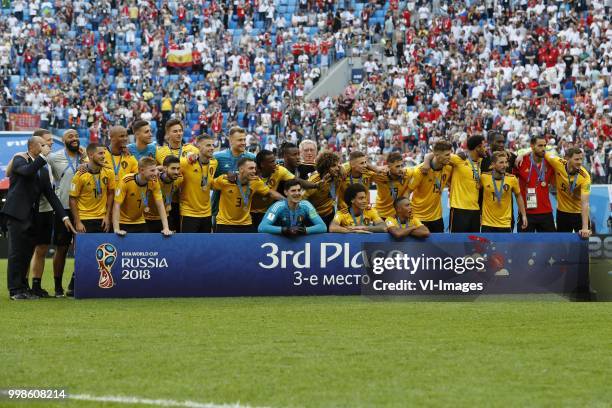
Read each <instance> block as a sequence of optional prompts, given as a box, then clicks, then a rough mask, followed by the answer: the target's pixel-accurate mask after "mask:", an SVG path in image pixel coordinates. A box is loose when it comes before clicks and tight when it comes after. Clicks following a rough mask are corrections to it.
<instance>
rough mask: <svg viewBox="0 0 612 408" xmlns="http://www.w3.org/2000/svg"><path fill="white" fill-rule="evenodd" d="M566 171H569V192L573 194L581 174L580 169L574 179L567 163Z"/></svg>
mask: <svg viewBox="0 0 612 408" xmlns="http://www.w3.org/2000/svg"><path fill="white" fill-rule="evenodd" d="M565 171H566V172H567V184H568V187H569V192H570V195H571V194H574V189H575V188H576V182H577V181H578V176H579V175H580V171H578V172H577V173H576V175H575V176H574V180H572V178H571V175H570V172H569V169H568V167H567V165H565Z"/></svg>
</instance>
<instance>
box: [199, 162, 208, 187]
mask: <svg viewBox="0 0 612 408" xmlns="http://www.w3.org/2000/svg"><path fill="white" fill-rule="evenodd" d="M198 164H199V165H200V173H201V174H202V178H201V179H200V187H202V189H204V187H206V186H207V185H208V164H206V171H204V167H202V162H201V161H200V160H198ZM204 175H206V177H204Z"/></svg>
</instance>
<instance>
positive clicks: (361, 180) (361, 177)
mask: <svg viewBox="0 0 612 408" xmlns="http://www.w3.org/2000/svg"><path fill="white" fill-rule="evenodd" d="M349 177H350V179H351V184H355V183H353V175H352V174H350V173H349ZM359 184H363V175H361V176H359Z"/></svg>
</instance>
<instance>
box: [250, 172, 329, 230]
mask: <svg viewBox="0 0 612 408" xmlns="http://www.w3.org/2000/svg"><path fill="white" fill-rule="evenodd" d="M284 192H285V196H286V197H287V200H283V201H277V202H276V203H274V204H273V205H272V206H271V207H270V208H269V209H268V211H267V212H266V215H265V216H264V217H263V220H262V221H261V223H260V224H259V228H258V231H259V232H267V233H270V234H282V235H285V236H288V237H294V236H298V235H305V234H320V233H323V232H326V231H327V227H326V226H325V223H324V222H323V220H322V219H321V217H320V216H319V214H317V210H315V208H314V207H313V206H312V204H310V203H309V202H308V201H307V200H302V196H303V194H304V190H302V186H301V185H300V181H299V180H297V179H292V180H288V181H286V182H285V188H284Z"/></svg>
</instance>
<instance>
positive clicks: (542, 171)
mask: <svg viewBox="0 0 612 408" xmlns="http://www.w3.org/2000/svg"><path fill="white" fill-rule="evenodd" d="M530 160H531V165H530V167H529V178H528V179H527V184H529V183H531V173H532V172H533V168H534V166H533V164H534V163H535V159H534V157H533V153H531V157H530ZM535 171H536V174H537V175H538V181H544V177H546V160H542V164H541V165H540V170H538V165H537V163H536V165H535Z"/></svg>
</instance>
